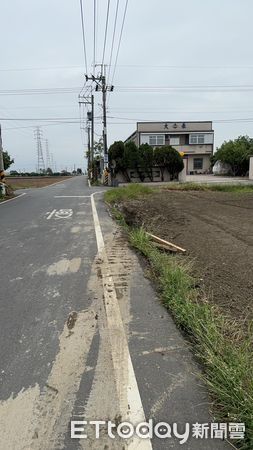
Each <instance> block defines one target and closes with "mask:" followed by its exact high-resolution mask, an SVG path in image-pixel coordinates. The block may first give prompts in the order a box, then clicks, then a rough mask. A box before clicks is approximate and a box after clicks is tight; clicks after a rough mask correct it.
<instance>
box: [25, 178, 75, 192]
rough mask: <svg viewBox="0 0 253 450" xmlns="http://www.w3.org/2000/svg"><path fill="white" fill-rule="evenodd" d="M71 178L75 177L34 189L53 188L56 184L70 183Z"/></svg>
mask: <svg viewBox="0 0 253 450" xmlns="http://www.w3.org/2000/svg"><path fill="white" fill-rule="evenodd" d="M72 178H75V177H70V178H66V179H65V180H61V181H56V183H52V184H48V185H47V186H41V187H39V188H35V189H46V188H49V187H51V186H55V185H56V184H60V183H64V182H65V181H70V180H72ZM29 189H32V188H29Z"/></svg>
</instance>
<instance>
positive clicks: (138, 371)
mask: <svg viewBox="0 0 253 450" xmlns="http://www.w3.org/2000/svg"><path fill="white" fill-rule="evenodd" d="M103 190H105V188H103V187H102V188H101V187H97V188H89V186H88V184H87V179H86V177H76V178H73V179H70V180H67V181H64V182H61V183H59V184H56V185H53V186H49V187H46V188H42V189H30V190H27V191H24V192H25V195H23V196H22V197H20V198H17V199H15V200H13V201H10V202H7V203H4V204H1V205H0V229H1V234H0V236H1V237H0V243H1V263H0V265H1V267H0V276H1V291H0V295H1V301H0V342H1V346H0V449H1V450H9V449H10V450H21V449H22V450H23V449H27V450H28V449H39V450H54V449H56V450H58V449H66V450H72V449H78V450H80V449H95V450H96V449H99V450H100V449H101V450H105V449H117V450H119V449H123V448H124V449H131V450H134V449H143V450H144V449H145V450H148V449H149V450H151V449H152V448H153V449H154V450H160V449H168V448H173V449H179V448H185V449H189V450H195V449H213V450H214V449H225V448H230V447H228V444H226V443H224V442H223V441H221V440H219V439H207V440H206V439H195V438H192V437H191V438H189V439H188V438H187V439H186V442H185V444H183V445H181V444H180V439H179V438H178V437H175V435H174V434H175V433H172V437H171V438H170V437H169V435H168V434H169V432H168V428H165V431H166V433H167V434H166V436H165V437H166V438H164V439H162V438H161V437H160V438H158V437H154V438H153V439H137V438H133V439H129V440H126V439H123V438H120V437H118V436H116V437H115V439H112V438H110V437H109V436H108V433H107V429H106V424H102V425H101V429H100V438H99V439H96V438H95V435H94V426H92V425H89V424H87V426H86V424H85V425H84V431H83V432H82V433H81V434H86V436H87V437H85V438H84V437H83V438H73V437H72V438H71V420H72V421H73V420H75V421H77V420H78V421H87V422H89V421H90V420H102V421H108V420H111V421H112V422H113V423H114V424H116V425H118V424H120V423H121V422H122V421H124V420H125V421H128V422H131V423H133V424H135V425H137V423H139V422H141V421H144V420H149V419H152V420H153V421H154V424H155V423H158V422H162V421H163V422H166V423H169V424H173V423H178V424H179V425H180V427H181V428H180V433H182V430H183V429H184V428H185V423H189V424H193V423H196V422H199V423H207V422H210V420H211V419H210V416H209V412H208V410H209V404H208V403H209V398H208V396H207V393H206V389H205V387H204V386H203V384H202V383H201V381H200V370H199V367H198V366H197V364H196V362H195V361H194V359H193V357H192V354H191V352H190V350H189V346H188V344H187V342H186V340H185V338H184V337H183V336H182V335H181V334H180V332H179V331H178V330H177V328H176V326H175V325H174V323H173V320H172V319H171V317H170V316H169V315H168V314H167V312H166V311H165V310H164V308H163V307H162V306H161V305H160V303H159V300H158V299H157V297H156V293H155V291H154V289H153V287H152V285H151V284H150V282H149V281H148V280H147V278H145V276H144V271H143V269H142V264H141V263H140V261H139V260H138V258H137V256H136V255H135V254H134V253H133V252H132V251H131V250H130V249H129V247H128V244H127V241H126V238H125V237H124V235H122V232H121V231H120V230H119V228H118V227H117V226H116V225H115V223H114V222H113V221H112V219H111V218H110V216H109V214H108V212H107V209H106V206H105V204H104V202H103V192H102V191H103ZM93 194H94V195H93ZM161 434H162V431H161Z"/></svg>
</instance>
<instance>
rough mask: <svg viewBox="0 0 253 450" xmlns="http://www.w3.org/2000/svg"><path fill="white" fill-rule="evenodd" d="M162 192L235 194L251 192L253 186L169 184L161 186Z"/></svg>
mask: <svg viewBox="0 0 253 450" xmlns="http://www.w3.org/2000/svg"><path fill="white" fill-rule="evenodd" d="M161 189H162V190H169V191H219V192H235V193H244V192H245V193H248V192H253V184H247V185H246V184H226V183H224V184H216V183H210V184H202V183H171V184H169V185H167V186H162V188H161Z"/></svg>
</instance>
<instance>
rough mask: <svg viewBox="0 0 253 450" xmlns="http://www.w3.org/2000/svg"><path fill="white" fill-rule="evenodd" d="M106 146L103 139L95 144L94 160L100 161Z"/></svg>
mask: <svg viewBox="0 0 253 450" xmlns="http://www.w3.org/2000/svg"><path fill="white" fill-rule="evenodd" d="M103 149H104V144H103V139H102V138H100V139H99V141H95V142H94V159H98V158H99V159H100V158H101V157H102V154H103Z"/></svg>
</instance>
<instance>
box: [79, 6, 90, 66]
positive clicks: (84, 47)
mask: <svg viewBox="0 0 253 450" xmlns="http://www.w3.org/2000/svg"><path fill="white" fill-rule="evenodd" d="M80 10H81V11H80V12H81V23H82V37H83V53H84V62H85V68H86V72H88V65H87V53H86V41H85V29H84V15H83V0H80Z"/></svg>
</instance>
